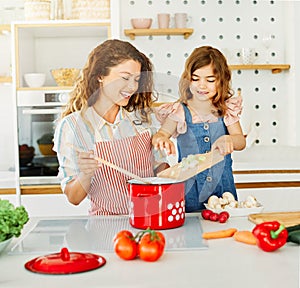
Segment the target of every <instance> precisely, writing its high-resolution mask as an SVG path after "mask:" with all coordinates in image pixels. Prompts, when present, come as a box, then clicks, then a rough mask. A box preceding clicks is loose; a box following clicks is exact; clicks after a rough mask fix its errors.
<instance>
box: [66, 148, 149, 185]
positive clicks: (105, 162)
mask: <svg viewBox="0 0 300 288" xmlns="http://www.w3.org/2000/svg"><path fill="white" fill-rule="evenodd" d="M68 146H69V147H71V148H72V149H74V150H75V151H76V152H79V153H80V152H86V151H84V150H83V149H80V148H78V147H75V146H74V145H72V144H68ZM94 159H95V160H97V161H99V162H100V163H102V164H104V165H106V166H109V167H111V168H113V169H115V170H117V171H119V172H121V173H123V174H125V175H127V176H129V177H131V178H132V179H135V180H138V181H140V182H142V183H145V184H151V182H149V181H147V180H145V179H144V178H142V177H140V176H138V175H136V174H134V173H131V172H130V171H128V170H125V169H123V168H121V167H119V166H117V165H115V164H113V163H111V162H109V161H106V160H105V159H102V158H100V157H94Z"/></svg>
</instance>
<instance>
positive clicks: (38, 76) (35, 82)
mask: <svg viewBox="0 0 300 288" xmlns="http://www.w3.org/2000/svg"><path fill="white" fill-rule="evenodd" d="M24 79H25V82H26V84H27V85H28V87H32V88H35V87H42V86H43V85H44V83H45V80H46V74H44V73H26V74H24Z"/></svg>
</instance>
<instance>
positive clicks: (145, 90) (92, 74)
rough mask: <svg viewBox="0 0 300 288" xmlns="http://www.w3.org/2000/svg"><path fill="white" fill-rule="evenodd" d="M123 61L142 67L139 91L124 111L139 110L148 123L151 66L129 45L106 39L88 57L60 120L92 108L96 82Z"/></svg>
mask: <svg viewBox="0 0 300 288" xmlns="http://www.w3.org/2000/svg"><path fill="white" fill-rule="evenodd" d="M126 60H134V61H137V62H138V63H140V64H141V75H140V79H139V85H138V90H137V91H136V92H135V94H133V95H132V97H131V98H130V100H129V102H128V104H127V106H126V107H124V108H125V109H126V110H127V111H129V112H131V111H139V112H140V113H141V116H142V119H143V120H147V119H148V117H147V111H148V110H149V109H150V107H151V106H152V104H153V102H154V100H155V98H154V96H153V74H152V70H153V66H152V63H151V62H150V60H149V59H148V57H146V56H145V55H144V54H143V53H142V52H140V51H139V50H137V49H136V48H135V47H134V46H133V45H131V44H130V43H129V42H126V41H121V40H117V39H112V40H106V41H105V42H103V43H102V44H100V45H99V46H97V47H96V48H95V49H94V50H93V51H92V52H91V53H90V54H89V57H88V60H87V63H86V65H85V67H84V68H83V70H82V72H81V74H80V76H79V77H78V79H77V82H76V85H75V87H74V89H73V90H72V91H71V92H70V99H69V101H68V103H67V105H66V107H65V110H64V111H63V113H62V117H64V116H66V115H68V114H71V113H72V112H75V111H84V110H86V109H87V108H88V107H89V106H92V105H93V104H94V103H95V101H96V100H97V97H98V96H99V79H101V78H102V77H105V76H107V75H109V73H110V69H111V68H112V67H114V66H117V65H119V64H120V63H122V62H124V61H126Z"/></svg>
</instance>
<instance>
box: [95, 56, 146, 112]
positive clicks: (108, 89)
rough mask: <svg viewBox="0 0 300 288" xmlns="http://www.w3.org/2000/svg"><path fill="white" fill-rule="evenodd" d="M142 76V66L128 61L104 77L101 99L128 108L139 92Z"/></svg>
mask: <svg viewBox="0 0 300 288" xmlns="http://www.w3.org/2000/svg"><path fill="white" fill-rule="evenodd" d="M140 74H141V64H140V63H139V62H137V61H134V60H126V61H124V62H122V63H121V64H119V65H117V66H114V67H112V68H111V69H110V73H109V75H107V76H105V77H102V79H101V80H102V81H101V84H102V85H101V93H100V95H101V96H100V97H105V98H106V101H109V102H111V104H113V105H118V106H126V105H127V104H128V101H129V99H130V97H131V96H132V95H133V94H134V93H135V92H136V91H137V89H138V85H139V79H140Z"/></svg>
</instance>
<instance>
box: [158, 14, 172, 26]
mask: <svg viewBox="0 0 300 288" xmlns="http://www.w3.org/2000/svg"><path fill="white" fill-rule="evenodd" d="M170 19H171V17H170V14H169V13H159V14H157V20H158V28H160V29H167V28H169V25H170Z"/></svg>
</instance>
